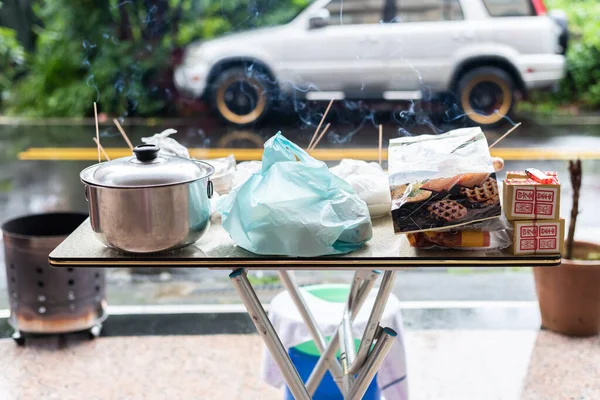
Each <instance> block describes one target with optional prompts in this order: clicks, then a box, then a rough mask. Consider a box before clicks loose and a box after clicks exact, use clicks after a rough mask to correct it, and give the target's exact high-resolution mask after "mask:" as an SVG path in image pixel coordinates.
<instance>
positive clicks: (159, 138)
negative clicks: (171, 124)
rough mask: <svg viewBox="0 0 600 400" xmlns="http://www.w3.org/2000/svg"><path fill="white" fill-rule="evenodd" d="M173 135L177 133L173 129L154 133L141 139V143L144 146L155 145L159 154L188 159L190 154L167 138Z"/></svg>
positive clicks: (174, 141)
mask: <svg viewBox="0 0 600 400" xmlns="http://www.w3.org/2000/svg"><path fill="white" fill-rule="evenodd" d="M174 133H177V131H176V130H175V129H165V130H164V131H162V132H161V133H156V134H154V135H153V136H150V137H145V138H142V142H144V143H146V144H155V145H157V146H158V147H159V148H160V153H164V154H166V155H168V156H179V157H183V158H190V152H189V151H188V149H187V148H186V147H185V146H183V145H181V144H179V143H178V142H177V141H176V140H175V139H172V138H170V137H169V136H170V135H172V134H174Z"/></svg>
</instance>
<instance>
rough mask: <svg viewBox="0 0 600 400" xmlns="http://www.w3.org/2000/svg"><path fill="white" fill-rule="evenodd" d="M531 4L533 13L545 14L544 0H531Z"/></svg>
mask: <svg viewBox="0 0 600 400" xmlns="http://www.w3.org/2000/svg"><path fill="white" fill-rule="evenodd" d="M531 4H533V9H534V10H535V15H546V11H547V10H546V5H545V4H544V0H531Z"/></svg>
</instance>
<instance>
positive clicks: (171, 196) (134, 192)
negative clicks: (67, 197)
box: [80, 144, 214, 253]
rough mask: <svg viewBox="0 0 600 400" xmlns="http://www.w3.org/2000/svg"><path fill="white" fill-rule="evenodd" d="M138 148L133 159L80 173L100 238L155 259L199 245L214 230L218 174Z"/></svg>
mask: <svg viewBox="0 0 600 400" xmlns="http://www.w3.org/2000/svg"><path fill="white" fill-rule="evenodd" d="M159 151H160V149H159V148H158V146H156V145H152V144H145V145H140V146H137V147H136V148H135V149H134V150H133V152H134V156H132V157H124V158H119V159H116V160H113V161H108V162H105V163H101V164H96V165H93V166H91V167H88V168H86V169H84V170H83V171H82V172H81V175H80V177H81V181H82V182H83V183H84V185H85V193H86V199H87V200H88V203H89V209H90V221H91V225H92V229H93V230H94V232H95V233H96V236H97V238H98V239H99V240H100V241H101V242H102V243H104V244H105V245H107V246H109V247H113V248H116V249H119V250H122V251H125V252H131V253H152V252H158V251H165V250H173V249H178V248H181V247H185V246H187V245H190V244H192V243H194V242H196V241H197V240H198V239H200V237H201V236H202V235H203V234H204V233H205V232H206V231H207V230H208V227H209V225H210V202H209V199H210V197H211V196H212V192H213V189H212V182H211V181H210V176H211V175H212V173H213V172H214V168H213V167H212V166H210V165H209V164H206V163H203V162H200V161H192V160H188V159H186V158H181V157H173V156H166V155H162V154H159Z"/></svg>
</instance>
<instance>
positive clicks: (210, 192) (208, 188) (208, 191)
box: [206, 179, 215, 199]
mask: <svg viewBox="0 0 600 400" xmlns="http://www.w3.org/2000/svg"><path fill="white" fill-rule="evenodd" d="M214 192H215V190H214V188H213V183H212V181H211V180H210V179H209V180H208V183H207V185H206V194H207V195H208V198H209V199H210V198H212V197H213V194H214Z"/></svg>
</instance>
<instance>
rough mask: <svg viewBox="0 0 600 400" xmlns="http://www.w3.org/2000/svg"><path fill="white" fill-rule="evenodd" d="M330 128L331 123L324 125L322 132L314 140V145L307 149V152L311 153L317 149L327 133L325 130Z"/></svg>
mask: <svg viewBox="0 0 600 400" xmlns="http://www.w3.org/2000/svg"><path fill="white" fill-rule="evenodd" d="M330 126H331V123H328V124H327V125H325V128H324V129H323V131H322V132H321V134H320V135H319V137H318V138H317V140H315V143H313V146H312V147H311V148H309V149H308V152H311V151H313V150H314V149H315V147H317V145H318V144H319V142H320V141H321V139H322V138H323V136H325V134H326V133H327V130H328V129H329V127H330Z"/></svg>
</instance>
